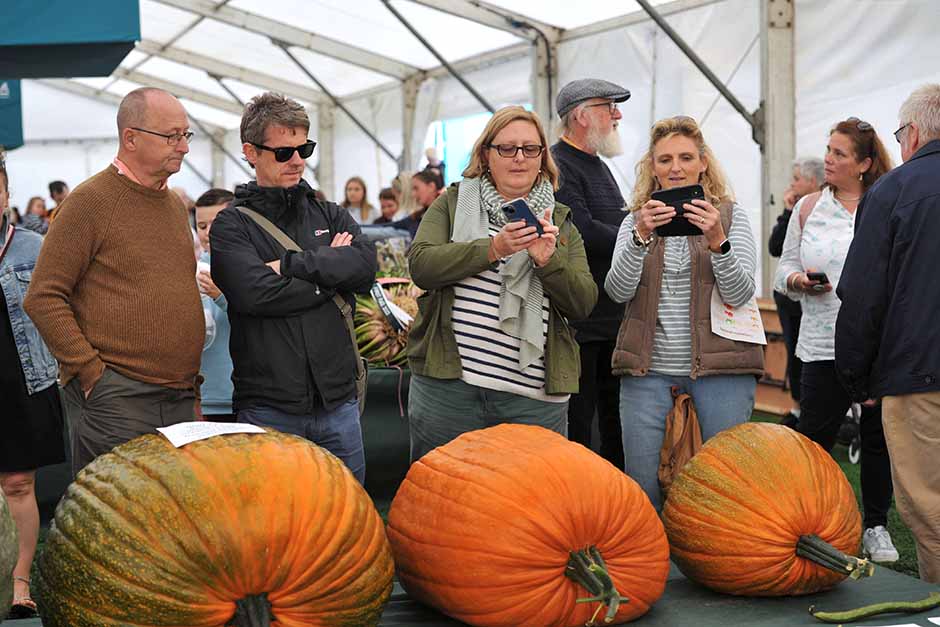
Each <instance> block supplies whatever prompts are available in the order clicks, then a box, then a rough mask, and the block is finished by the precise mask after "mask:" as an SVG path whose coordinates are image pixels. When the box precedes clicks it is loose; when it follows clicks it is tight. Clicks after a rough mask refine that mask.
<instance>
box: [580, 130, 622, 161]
mask: <svg viewBox="0 0 940 627" xmlns="http://www.w3.org/2000/svg"><path fill="white" fill-rule="evenodd" d="M587 145H588V148H589V149H591V150H593V151H594V152H596V153H597V154H599V155H600V156H602V157H607V158H608V159H610V158H612V157H616V156H618V155H622V154H623V146H622V145H621V143H620V133H618V132H617V129H615V128H614V129H611V130H610V132H609V133H607V134H606V135H601V133H600V131H599V130H598V129H597V128H596V127H593V126H592V127H591V128H589V129H588V133H587Z"/></svg>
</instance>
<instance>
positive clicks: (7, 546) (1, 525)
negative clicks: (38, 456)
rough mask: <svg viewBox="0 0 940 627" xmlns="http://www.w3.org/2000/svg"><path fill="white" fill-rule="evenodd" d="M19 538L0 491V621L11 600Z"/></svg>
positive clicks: (7, 610)
mask: <svg viewBox="0 0 940 627" xmlns="http://www.w3.org/2000/svg"><path fill="white" fill-rule="evenodd" d="M19 554H20V548H19V540H18V539H17V536H16V525H15V524H14V523H13V517H12V516H10V508H9V507H7V500H6V499H5V498H4V497H3V492H0V623H2V622H3V618H4V617H5V616H6V615H7V612H9V611H10V604H11V603H12V602H13V567H14V566H16V560H17V558H18V557H19Z"/></svg>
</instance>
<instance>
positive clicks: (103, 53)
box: [0, 0, 140, 78]
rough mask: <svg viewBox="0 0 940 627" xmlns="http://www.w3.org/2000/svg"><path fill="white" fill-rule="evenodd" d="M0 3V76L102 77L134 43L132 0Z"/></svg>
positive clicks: (135, 6) (136, 25) (136, 8)
mask: <svg viewBox="0 0 940 627" xmlns="http://www.w3.org/2000/svg"><path fill="white" fill-rule="evenodd" d="M0 2H2V5H3V9H2V10H0V76H11V77H14V78H70V77H73V76H108V75H109V74H111V72H112V71H113V70H114V68H116V67H117V66H118V64H120V63H121V61H122V60H123V59H124V57H125V56H127V53H128V52H130V51H131V50H132V49H133V48H134V43H135V42H136V41H138V40H140V5H139V3H138V1H137V0H82V1H81V2H76V1H75V0H42V1H41V2H37V1H36V0H0Z"/></svg>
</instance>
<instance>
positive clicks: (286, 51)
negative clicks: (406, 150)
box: [271, 39, 399, 163]
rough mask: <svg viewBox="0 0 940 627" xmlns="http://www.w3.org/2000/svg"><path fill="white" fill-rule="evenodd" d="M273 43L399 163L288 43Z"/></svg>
mask: <svg viewBox="0 0 940 627" xmlns="http://www.w3.org/2000/svg"><path fill="white" fill-rule="evenodd" d="M271 41H272V42H273V43H274V45H275V46H278V47H279V48H280V49H281V50H283V51H284V54H286V55H287V56H288V58H289V59H290V60H291V61H293V62H294V65H296V66H297V67H298V68H299V69H300V71H301V72H303V73H304V74H306V75H307V78H309V79H310V80H312V81H313V83H314V84H315V85H316V86H317V88H319V90H320V91H322V92H323V93H324V94H326V96H327V98H329V99H330V101H332V103H333V106H334V107H336V108H337V109H339V110H340V111H342V112H343V113H345V114H346V115H347V116H348V117H349V119H350V120H352V122H353V124H355V125H356V126H358V127H359V130H360V131H362V132H363V133H365V134H366V135H368V137H369V139H371V140H372V143H374V144H375V145H376V146H378V147H379V149H380V150H381V151H382V152H384V153H385V154H386V155H388V158H389V159H391V160H392V161H394V162H395V163H398V159H399V157H398V156H397V155H396V154H395V153H393V152H392V151H391V150H389V149H388V147H387V146H386V145H385V144H383V143H382V141H381V140H380V139H379V138H378V137H376V135H375V133H373V132H372V131H370V130H369V129H368V127H366V125H365V124H363V123H362V122H360V121H359V118H357V117H356V116H354V115H353V114H352V111H350V110H349V109H348V108H347V107H346V105H344V104H343V103H342V102H340V100H339V98H337V97H336V96H335V95H334V94H333V92H331V91H330V90H329V89H327V88H326V85H324V84H323V83H322V82H320V79H318V78H317V77H316V76H314V75H313V73H312V72H311V71H310V70H308V69H307V66H306V65H304V64H303V63H301V62H300V59H298V58H297V57H296V56H294V53H293V52H291V51H290V45H289V44H288V43H287V42H284V41H278V40H276V39H272V40H271Z"/></svg>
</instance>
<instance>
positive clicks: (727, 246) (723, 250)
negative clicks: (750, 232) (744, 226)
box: [718, 238, 731, 255]
mask: <svg viewBox="0 0 940 627" xmlns="http://www.w3.org/2000/svg"><path fill="white" fill-rule="evenodd" d="M730 252H731V240H730V239H728V238H725V241H723V242H722V243H721V244H719V245H718V254H719V255H727V254H728V253H730Z"/></svg>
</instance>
